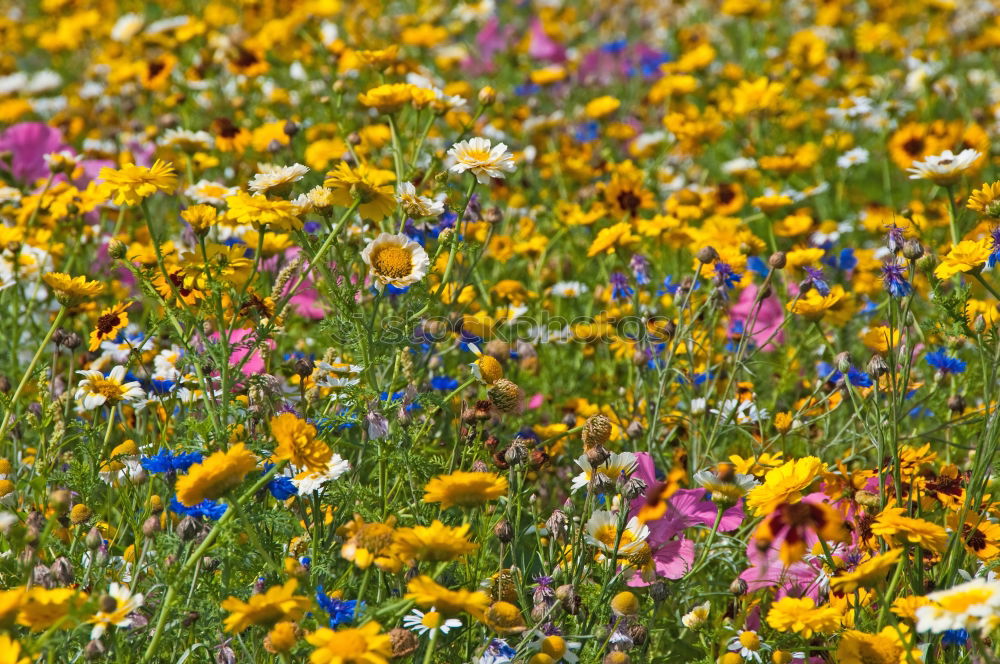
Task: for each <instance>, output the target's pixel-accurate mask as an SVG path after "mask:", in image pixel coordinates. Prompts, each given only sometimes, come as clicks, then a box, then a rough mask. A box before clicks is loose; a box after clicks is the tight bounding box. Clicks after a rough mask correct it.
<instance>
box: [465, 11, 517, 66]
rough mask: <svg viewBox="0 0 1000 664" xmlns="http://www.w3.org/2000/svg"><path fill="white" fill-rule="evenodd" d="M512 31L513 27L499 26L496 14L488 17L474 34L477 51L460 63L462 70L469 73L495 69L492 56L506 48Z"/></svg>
mask: <svg viewBox="0 0 1000 664" xmlns="http://www.w3.org/2000/svg"><path fill="white" fill-rule="evenodd" d="M513 33H514V28H512V27H511V26H504V27H500V20H499V19H498V18H497V17H496V16H492V17H490V19H489V20H488V21H486V23H485V24H484V25H483V28H482V29H481V30H480V31H479V34H477V35H476V45H477V46H478V47H479V49H478V53H476V54H475V55H473V56H472V57H470V58H468V59H466V61H465V62H463V63H462V68H463V70H464V71H467V72H469V73H470V74H488V73H491V72H493V70H495V69H496V64H494V62H493V58H494V56H495V55H496V54H497V53H498V52H500V51H503V50H505V49H507V47H508V45H509V43H510V39H511V37H512V36H513Z"/></svg>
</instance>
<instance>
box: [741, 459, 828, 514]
mask: <svg viewBox="0 0 1000 664" xmlns="http://www.w3.org/2000/svg"><path fill="white" fill-rule="evenodd" d="M822 469H823V462H822V461H821V460H820V459H819V458H817V457H814V456H808V457H804V458H802V459H796V460H794V461H787V462H785V463H784V464H782V465H780V466H778V467H777V468H774V469H773V470H769V471H768V472H767V475H765V476H764V483H763V484H761V485H760V486H758V487H756V488H755V489H753V490H752V491H750V493H748V494H747V507H749V508H751V509H752V510H753V513H754V516H764V515H765V514H770V513H771V512H773V511H774V510H776V509H777V508H778V507H780V506H781V505H783V504H785V503H797V502H799V501H800V500H802V492H803V491H804V490H805V489H807V488H808V487H809V485H810V484H812V482H813V480H815V479H816V477H817V476H818V475H819V472H820V471H821V470H822Z"/></svg>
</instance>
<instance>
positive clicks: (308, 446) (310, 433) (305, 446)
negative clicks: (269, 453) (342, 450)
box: [271, 413, 333, 472]
mask: <svg viewBox="0 0 1000 664" xmlns="http://www.w3.org/2000/svg"><path fill="white" fill-rule="evenodd" d="M271 435H272V436H274V439H275V440H276V441H278V447H277V448H276V449H275V450H274V459H275V460H277V461H281V460H284V459H287V460H288V461H289V463H291V464H292V465H293V466H295V467H296V468H305V469H306V470H308V471H310V472H318V471H321V470H325V469H326V467H327V464H329V462H330V458H331V457H332V456H333V450H331V449H330V446H329V445H327V444H326V443H324V442H323V441H322V440H319V439H318V438H316V427H314V426H313V425H312V424H309V423H308V422H306V421H305V420H301V419H299V418H298V417H297V416H296V415H295V414H294V413H282V414H281V415H278V416H277V417H272V418H271Z"/></svg>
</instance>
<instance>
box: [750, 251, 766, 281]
mask: <svg viewBox="0 0 1000 664" xmlns="http://www.w3.org/2000/svg"><path fill="white" fill-rule="evenodd" d="M747 269H748V270H750V271H751V272H753V273H754V274H759V275H760V276H762V277H766V276H767V273H768V272H769V271H770V268H769V267H768V265H767V262H765V261H764V259H763V258H761V257H760V256H749V257H748V258H747Z"/></svg>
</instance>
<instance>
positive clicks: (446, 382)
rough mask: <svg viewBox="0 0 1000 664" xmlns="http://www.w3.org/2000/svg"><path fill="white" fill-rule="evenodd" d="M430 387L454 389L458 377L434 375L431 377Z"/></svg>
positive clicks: (456, 385)
mask: <svg viewBox="0 0 1000 664" xmlns="http://www.w3.org/2000/svg"><path fill="white" fill-rule="evenodd" d="M431 387H433V388H434V389H435V390H454V389H455V388H456V387H458V379H456V378H452V377H451V376H434V377H433V378H431Z"/></svg>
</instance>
